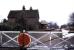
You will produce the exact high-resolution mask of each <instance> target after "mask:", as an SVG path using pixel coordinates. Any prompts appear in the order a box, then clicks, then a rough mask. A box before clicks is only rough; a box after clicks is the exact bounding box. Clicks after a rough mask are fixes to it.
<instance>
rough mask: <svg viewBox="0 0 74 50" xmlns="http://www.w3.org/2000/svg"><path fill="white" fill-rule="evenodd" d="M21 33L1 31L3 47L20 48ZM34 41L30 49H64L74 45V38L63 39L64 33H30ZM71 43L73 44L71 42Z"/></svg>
mask: <svg viewBox="0 0 74 50" xmlns="http://www.w3.org/2000/svg"><path fill="white" fill-rule="evenodd" d="M19 33H20V31H0V46H1V47H18V42H17V37H18V34H19ZM28 33H29V35H30V37H31V39H32V41H31V44H30V48H32V49H33V48H35V47H36V48H37V47H45V48H55V47H56V48H57V47H59V48H64V47H67V46H70V45H72V44H73V41H71V39H72V40H73V37H74V36H71V37H68V38H63V36H65V35H62V32H51V31H28ZM70 41H71V42H70ZM72 46H73V45H72Z"/></svg>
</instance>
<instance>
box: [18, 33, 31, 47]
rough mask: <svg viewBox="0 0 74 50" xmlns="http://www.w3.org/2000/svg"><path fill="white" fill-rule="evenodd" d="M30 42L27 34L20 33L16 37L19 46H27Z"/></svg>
mask: <svg viewBox="0 0 74 50" xmlns="http://www.w3.org/2000/svg"><path fill="white" fill-rule="evenodd" d="M30 42H31V38H30V36H29V34H28V33H20V34H19V36H18V43H19V45H20V46H23V45H24V46H26V45H29V44H30Z"/></svg>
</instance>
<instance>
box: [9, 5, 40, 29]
mask: <svg viewBox="0 0 74 50" xmlns="http://www.w3.org/2000/svg"><path fill="white" fill-rule="evenodd" d="M8 23H9V24H10V25H12V26H13V27H14V26H15V27H14V29H17V28H22V29H25V30H38V29H39V12H38V10H33V9H32V7H30V10H25V6H23V10H11V11H10V12H9V15H8Z"/></svg>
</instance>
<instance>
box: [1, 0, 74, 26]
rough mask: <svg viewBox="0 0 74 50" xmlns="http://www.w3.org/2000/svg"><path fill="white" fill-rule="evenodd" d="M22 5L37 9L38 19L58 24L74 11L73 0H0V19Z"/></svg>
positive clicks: (19, 8) (63, 22) (65, 21)
mask: <svg viewBox="0 0 74 50" xmlns="http://www.w3.org/2000/svg"><path fill="white" fill-rule="evenodd" d="M23 5H25V7H26V9H29V8H30V6H32V8H33V9H38V10H39V16H40V21H41V20H46V21H47V22H50V21H54V22H56V23H57V24H58V25H62V24H65V23H67V22H68V18H69V16H70V14H71V13H73V12H74V0H0V21H2V19H3V18H7V16H8V13H9V11H10V10H21V9H22V6H23Z"/></svg>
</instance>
